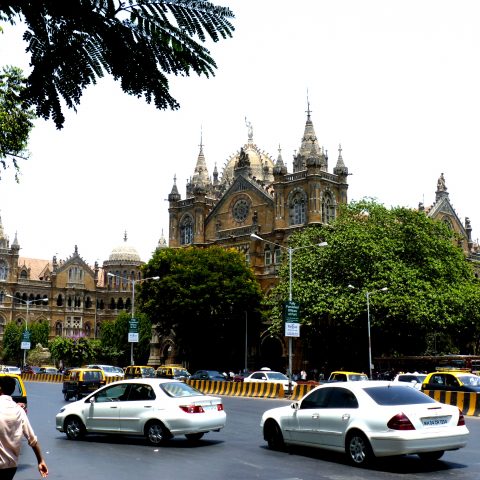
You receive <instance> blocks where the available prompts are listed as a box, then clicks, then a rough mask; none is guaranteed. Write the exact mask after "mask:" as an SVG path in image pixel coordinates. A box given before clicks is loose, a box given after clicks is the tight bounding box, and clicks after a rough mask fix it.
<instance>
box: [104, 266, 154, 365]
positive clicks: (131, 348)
mask: <svg viewBox="0 0 480 480" xmlns="http://www.w3.org/2000/svg"><path fill="white" fill-rule="evenodd" d="M107 275H108V276H109V277H115V278H119V279H122V280H125V281H126V282H129V283H130V284H131V285H132V311H131V316H130V321H134V320H135V285H136V284H137V283H142V282H145V281H147V280H159V279H160V277H147V278H140V279H139V280H135V279H134V278H126V277H121V276H120V275H116V274H115V273H111V272H108V273H107ZM134 343H135V342H130V364H131V365H135V361H134V359H133V344H134Z"/></svg>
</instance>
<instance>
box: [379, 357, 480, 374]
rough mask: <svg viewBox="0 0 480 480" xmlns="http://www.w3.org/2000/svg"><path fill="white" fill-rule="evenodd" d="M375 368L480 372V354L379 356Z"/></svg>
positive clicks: (383, 369) (385, 369)
mask: <svg viewBox="0 0 480 480" xmlns="http://www.w3.org/2000/svg"><path fill="white" fill-rule="evenodd" d="M374 365H375V370H376V371H377V372H378V374H379V375H380V376H381V375H382V374H385V372H395V373H396V372H434V371H435V370H465V371H469V372H472V373H475V374H480V355H419V356H417V355H407V356H399V357H377V358H375V359H374Z"/></svg>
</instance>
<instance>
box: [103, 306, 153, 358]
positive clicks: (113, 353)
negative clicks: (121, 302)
mask: <svg viewBox="0 0 480 480" xmlns="http://www.w3.org/2000/svg"><path fill="white" fill-rule="evenodd" d="M135 318H136V319H137V320H138V337H139V341H138V342H135V343H134V344H133V347H134V360H135V364H137V365H145V364H146V362H147V361H148V358H149V356H150V340H151V338H152V323H151V322H150V320H149V319H148V318H147V316H146V315H144V314H142V313H138V314H136V315H135ZM130 319H131V316H130V315H129V314H128V313H127V312H122V313H120V315H119V316H118V317H117V318H116V319H115V320H110V321H106V322H103V323H102V329H101V336H100V340H101V355H102V356H103V358H104V359H105V361H107V360H108V361H109V362H111V363H112V364H114V365H130V363H131V362H130V353H131V345H130V343H129V342H128V330H129V322H130Z"/></svg>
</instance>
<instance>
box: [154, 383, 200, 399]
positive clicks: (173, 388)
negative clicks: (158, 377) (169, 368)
mask: <svg viewBox="0 0 480 480" xmlns="http://www.w3.org/2000/svg"><path fill="white" fill-rule="evenodd" d="M160 388H161V389H162V390H163V391H164V392H165V393H166V394H167V395H168V396H169V397H174V398H181V397H196V396H198V395H203V393H201V392H199V391H198V390H195V388H193V387H191V386H190V385H188V384H186V383H183V382H168V383H161V384H160Z"/></svg>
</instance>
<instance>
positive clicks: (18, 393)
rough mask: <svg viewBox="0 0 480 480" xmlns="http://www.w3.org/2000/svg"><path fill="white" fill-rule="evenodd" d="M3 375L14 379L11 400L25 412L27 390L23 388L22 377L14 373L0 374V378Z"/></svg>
mask: <svg viewBox="0 0 480 480" xmlns="http://www.w3.org/2000/svg"><path fill="white" fill-rule="evenodd" d="M5 375H8V376H9V377H13V378H14V379H15V390H14V392H13V393H12V399H13V400H14V401H15V402H17V403H18V404H19V405H20V406H21V407H22V408H23V409H24V410H25V411H27V389H26V388H25V384H24V383H23V380H22V377H21V376H20V375H17V374H14V373H0V376H2V377H3V376H5Z"/></svg>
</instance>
